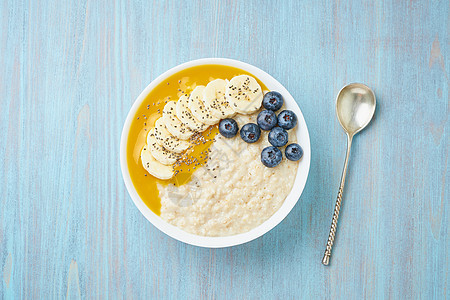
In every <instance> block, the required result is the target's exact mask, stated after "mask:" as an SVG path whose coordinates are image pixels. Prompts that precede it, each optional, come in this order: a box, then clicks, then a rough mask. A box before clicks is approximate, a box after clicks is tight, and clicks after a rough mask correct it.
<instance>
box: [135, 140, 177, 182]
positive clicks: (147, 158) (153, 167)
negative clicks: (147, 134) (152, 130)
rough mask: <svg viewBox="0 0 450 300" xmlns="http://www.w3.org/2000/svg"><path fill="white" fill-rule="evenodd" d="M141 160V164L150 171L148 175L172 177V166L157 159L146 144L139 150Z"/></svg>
mask: <svg viewBox="0 0 450 300" xmlns="http://www.w3.org/2000/svg"><path fill="white" fill-rule="evenodd" d="M141 161H142V166H143V167H144V169H145V170H147V172H149V173H150V175H153V176H155V177H156V178H159V179H164V180H165V179H170V178H172V177H173V174H174V173H173V168H172V166H166V165H163V164H162V163H160V162H159V161H157V160H156V159H155V158H154V157H153V156H152V154H151V152H150V150H149V149H148V145H145V146H144V148H142V150H141Z"/></svg>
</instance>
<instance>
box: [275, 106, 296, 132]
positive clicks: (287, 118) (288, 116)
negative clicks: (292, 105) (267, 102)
mask: <svg viewBox="0 0 450 300" xmlns="http://www.w3.org/2000/svg"><path fill="white" fill-rule="evenodd" d="M295 125H297V116H296V115H295V113H294V112H293V111H292V110H283V111H282V112H280V114H279V115H278V126H280V127H282V128H284V129H286V130H287V129H291V128H294V127H295Z"/></svg>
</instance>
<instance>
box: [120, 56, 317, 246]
mask: <svg viewBox="0 0 450 300" xmlns="http://www.w3.org/2000/svg"><path fill="white" fill-rule="evenodd" d="M209 64H216V65H227V66H232V67H236V68H239V69H242V70H245V71H247V72H249V73H251V74H253V75H254V76H256V77H257V78H258V79H259V80H261V81H262V82H263V83H264V84H265V85H266V86H267V88H268V89H269V90H272V91H278V92H280V93H281V94H282V95H283V98H284V100H285V105H286V108H287V109H290V110H292V111H294V112H295V113H296V114H297V117H298V127H297V139H298V141H299V144H300V146H302V148H303V151H304V154H303V158H302V159H301V160H300V162H299V168H298V171H297V176H296V178H295V182H294V185H293V188H292V190H291V192H290V193H289V195H288V196H287V198H286V200H285V201H284V203H283V205H282V206H281V207H280V209H279V210H278V211H277V212H275V214H273V215H272V217H270V218H269V219H268V220H267V221H265V222H264V223H262V224H261V225H259V226H258V227H256V228H254V229H252V230H250V231H249V232H245V233H241V234H237V235H232V236H225V237H205V236H198V235H195V234H191V233H187V232H185V231H183V230H181V229H179V228H178V227H175V226H173V225H171V224H169V223H167V222H165V221H164V220H162V219H161V218H160V217H159V216H158V215H156V214H155V213H153V212H152V211H151V210H150V209H149V208H148V207H147V206H146V205H145V204H144V202H143V201H142V199H141V198H140V197H139V195H138V193H137V192H136V189H135V187H134V186H133V183H132V181H131V178H130V173H129V170H128V166H127V155H126V150H127V139H128V133H129V131H130V125H131V121H132V119H133V118H134V116H135V114H136V111H137V110H138V108H139V106H140V105H141V103H142V102H143V101H144V99H145V97H146V96H147V95H148V94H149V93H150V91H151V90H152V89H153V88H154V87H156V86H157V85H158V84H159V83H161V82H163V81H164V80H165V79H166V78H167V77H169V76H171V75H173V74H175V73H177V72H179V71H181V70H183V69H186V68H190V67H194V66H198V65H209ZM310 161H311V147H310V141H309V134H308V128H307V127H306V123H305V119H304V118H303V114H302V112H301V111H300V108H299V107H298V105H297V103H296V102H295V100H294V98H293V97H292V96H291V94H289V92H288V91H287V90H286V88H284V86H283V85H281V83H279V82H278V81H277V80H276V79H275V78H273V77H272V76H270V75H269V74H267V73H266V72H264V71H262V70H261V69H258V68H257V67H254V66H252V65H249V64H247V63H244V62H241V61H238V60H233V59H226V58H203V59H197V60H192V61H189V62H186V63H184V64H181V65H178V66H176V67H174V68H172V69H170V70H168V71H167V72H165V73H163V74H162V75H160V76H158V77H157V78H156V79H155V80H153V81H152V82H151V83H150V84H149V85H148V86H147V87H146V88H145V90H144V91H143V92H142V93H141V94H140V95H139V97H137V99H136V101H135V102H134V104H133V106H132V107H131V110H130V112H129V113H128V116H127V119H126V120H125V124H124V126H123V130H122V137H121V140H120V166H121V169H122V175H123V179H124V181H125V185H126V187H127V189H128V193H129V194H130V196H131V199H133V202H134V204H135V205H136V206H137V208H138V209H139V210H140V211H141V213H142V214H143V215H144V216H145V217H146V218H147V220H149V221H150V222H151V223H152V224H153V225H155V226H156V228H158V229H159V230H161V231H162V232H164V233H165V234H167V235H169V236H171V237H172V238H174V239H177V240H179V241H182V242H185V243H187V244H191V245H195V246H201V247H208V248H221V247H229V246H234V245H239V244H243V243H246V242H249V241H251V240H254V239H256V238H258V237H260V236H262V235H263V234H265V233H266V232H268V231H269V230H271V229H272V228H274V227H275V226H277V225H278V224H279V223H280V222H281V221H282V220H283V219H284V218H285V217H286V216H287V215H288V214H289V212H290V211H291V210H292V208H293V207H294V205H295V204H296V203H297V201H298V199H299V198H300V195H301V194H302V192H303V188H304V187H305V184H306V179H307V178H308V172H309V165H310Z"/></svg>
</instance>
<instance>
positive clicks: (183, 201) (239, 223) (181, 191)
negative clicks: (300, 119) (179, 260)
mask: <svg viewBox="0 0 450 300" xmlns="http://www.w3.org/2000/svg"><path fill="white" fill-rule="evenodd" d="M256 116H257V114H256V113H255V114H253V115H250V116H246V115H238V116H236V117H234V119H235V120H236V121H237V123H238V124H239V128H241V127H242V126H243V125H244V124H246V123H249V122H252V123H256ZM296 129H297V127H295V128H294V129H291V130H289V131H288V133H289V142H288V144H290V143H293V142H296V140H297V139H296V135H295V134H296ZM267 135H268V131H262V132H261V137H260V139H259V140H258V142H256V143H254V144H247V143H246V142H244V141H243V140H242V139H241V137H240V136H239V133H238V134H237V135H236V136H235V137H234V138H230V139H227V138H224V137H223V136H222V135H220V134H218V135H217V136H216V141H215V142H214V143H213V144H212V146H211V147H210V150H211V152H210V157H211V159H210V160H209V162H208V164H207V165H205V166H202V167H200V168H199V169H198V170H197V171H196V172H194V175H193V176H194V177H193V179H192V180H191V181H190V182H189V183H187V184H185V185H182V186H179V187H176V186H173V185H167V186H163V185H161V184H159V185H158V189H159V192H160V198H161V218H162V219H164V220H165V221H167V222H168V223H170V224H172V225H175V226H177V227H179V228H181V229H183V230H184V231H187V232H190V233H193V234H197V235H202V236H228V235H234V234H239V233H244V232H247V231H249V230H251V229H253V228H255V227H257V226H258V225H260V224H261V223H263V222H264V221H266V220H267V219H269V217H271V216H272V215H273V214H274V213H275V212H276V211H277V210H278V209H279V208H280V207H281V205H282V204H283V202H284V200H285V198H286V197H287V195H288V194H289V193H290V191H291V189H292V185H293V184H294V181H295V176H296V174H297V168H298V162H293V161H290V160H287V159H286V158H285V156H284V147H283V148H280V150H281V151H282V152H283V160H282V162H281V163H280V164H279V165H278V166H277V167H275V168H267V167H265V166H264V165H263V164H262V163H261V151H262V149H263V148H265V147H267V146H270V144H269V142H268V141H267Z"/></svg>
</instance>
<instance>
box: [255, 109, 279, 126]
mask: <svg viewBox="0 0 450 300" xmlns="http://www.w3.org/2000/svg"><path fill="white" fill-rule="evenodd" d="M256 121H257V123H258V125H259V127H261V129H262V130H270V129H272V128H274V127H275V126H276V125H277V123H278V119H277V115H276V114H275V113H274V112H273V111H271V110H263V111H261V112H260V113H259V114H258V118H256Z"/></svg>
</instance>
